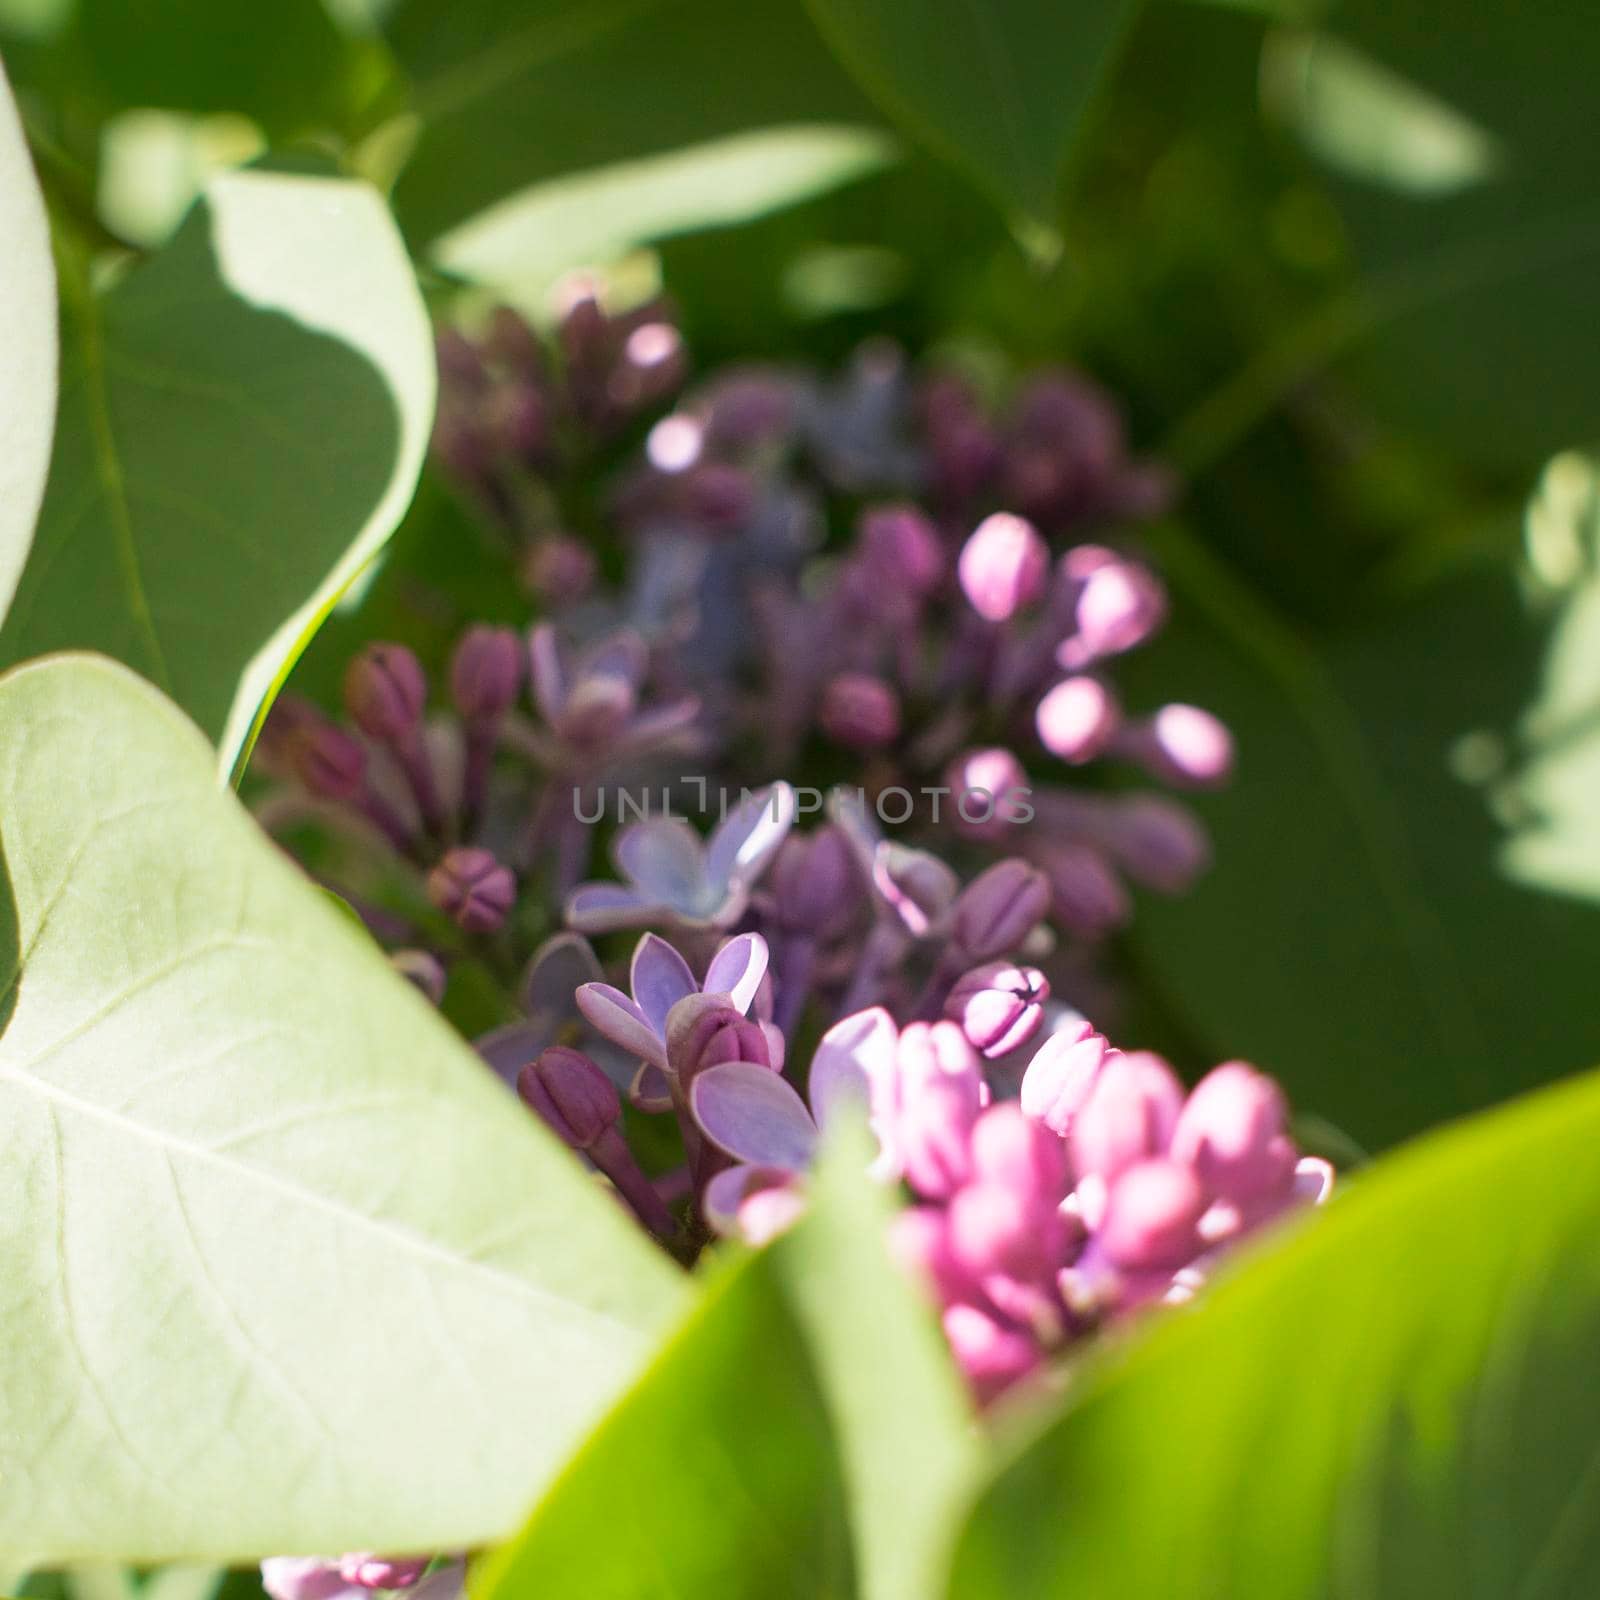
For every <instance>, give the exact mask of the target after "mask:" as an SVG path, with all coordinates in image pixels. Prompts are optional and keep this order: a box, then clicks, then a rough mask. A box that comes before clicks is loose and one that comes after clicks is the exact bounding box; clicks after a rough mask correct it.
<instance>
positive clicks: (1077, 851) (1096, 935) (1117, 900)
mask: <svg viewBox="0 0 1600 1600" xmlns="http://www.w3.org/2000/svg"><path fill="white" fill-rule="evenodd" d="M1042 860H1043V865H1044V869H1045V872H1046V873H1047V874H1048V876H1049V879H1050V895H1051V904H1052V906H1053V908H1054V910H1055V914H1056V919H1057V921H1059V922H1060V923H1061V925H1062V926H1063V927H1064V928H1067V929H1069V930H1071V931H1072V932H1073V933H1076V934H1080V935H1082V937H1084V938H1085V939H1103V938H1104V937H1105V936H1106V935H1107V934H1108V933H1114V932H1115V931H1116V930H1117V929H1118V928H1122V927H1125V926H1126V925H1127V924H1128V922H1129V920H1130V919H1131V918H1132V916H1133V902H1132V900H1131V899H1130V898H1129V895H1128V891H1127V890H1126V889H1125V888H1124V887H1123V884H1122V880H1121V879H1120V878H1119V877H1118V876H1117V875H1116V873H1115V872H1114V871H1112V869H1111V864H1110V863H1109V862H1108V861H1107V860H1106V858H1105V857H1104V856H1103V855H1101V854H1100V852H1099V851H1098V850H1095V849H1093V848H1092V847H1090V846H1089V845H1086V844H1055V845H1051V846H1049V847H1048V848H1047V849H1046V850H1045V851H1044V852H1043V855H1042Z"/></svg>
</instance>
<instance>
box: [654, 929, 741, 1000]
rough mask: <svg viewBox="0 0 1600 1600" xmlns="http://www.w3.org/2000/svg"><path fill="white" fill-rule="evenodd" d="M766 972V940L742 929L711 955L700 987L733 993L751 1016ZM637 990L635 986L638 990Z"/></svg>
mask: <svg viewBox="0 0 1600 1600" xmlns="http://www.w3.org/2000/svg"><path fill="white" fill-rule="evenodd" d="M766 973H767V941H766V940H765V939H763V938H762V937H761V935H760V934H759V933H741V934H740V935H739V937H738V938H737V939H730V940H729V941H728V942H727V943H726V944H725V945H723V947H722V948H721V949H720V950H719V951H717V953H716V954H715V955H714V956H712V958H711V965H710V966H709V967H707V968H706V981H705V982H704V983H703V984H702V985H701V988H703V989H704V990H705V991H706V993H707V994H725V995H730V996H731V997H732V999H733V1003H734V1004H735V1005H736V1006H737V1007H738V1008H739V1009H740V1010H741V1011H742V1012H744V1013H745V1015H746V1016H748V1015H749V1014H750V1002H751V1001H752V1000H754V999H755V997H756V990H757V989H759V988H760V987H761V980H762V979H763V978H764V977H765V976H766ZM638 992H639V991H638V990H637V989H635V990H634V993H635V994H637V993H638Z"/></svg>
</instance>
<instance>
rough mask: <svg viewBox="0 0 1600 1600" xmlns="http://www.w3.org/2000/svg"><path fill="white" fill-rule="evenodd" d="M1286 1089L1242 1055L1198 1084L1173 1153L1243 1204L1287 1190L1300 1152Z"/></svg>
mask: <svg viewBox="0 0 1600 1600" xmlns="http://www.w3.org/2000/svg"><path fill="white" fill-rule="evenodd" d="M1287 1122H1288V1112H1287V1109H1286V1107H1285V1106H1284V1103H1283V1093H1282V1091H1281V1090H1280V1089H1279V1088H1278V1086H1277V1084H1275V1083H1274V1082H1273V1081H1272V1080H1271V1079H1270V1078H1268V1077H1267V1076H1266V1075H1265V1074H1263V1073H1260V1072H1257V1071H1256V1070H1255V1069H1254V1068H1253V1067H1249V1066H1246V1065H1245V1063H1244V1062H1242V1061H1228V1062H1224V1063H1223V1064H1222V1065H1221V1066H1220V1067H1217V1068H1215V1069H1214V1070H1213V1071H1211V1072H1209V1073H1207V1074H1206V1076H1205V1077H1204V1078H1202V1079H1201V1080H1200V1082H1199V1083H1198V1084H1196V1085H1195V1088H1194V1091H1193V1092H1192V1093H1191V1094H1190V1096H1189V1098H1188V1100H1187V1101H1185V1102H1184V1107H1183V1111H1182V1113H1181V1114H1180V1115H1179V1117H1178V1125H1177V1127H1176V1129H1175V1130H1174V1131H1173V1135H1172V1159H1173V1160H1174V1161H1183V1162H1186V1163H1187V1164H1188V1165H1189V1166H1191V1167H1193V1168H1194V1170H1195V1172H1196V1174H1197V1175H1198V1176H1199V1178H1200V1181H1201V1182H1202V1183H1203V1184H1204V1185H1205V1186H1206V1188H1207V1189H1208V1190H1209V1191H1210V1192H1211V1193H1212V1194H1214V1195H1220V1196H1221V1197H1222V1198H1223V1199H1225V1200H1231V1201H1234V1202H1236V1203H1237V1204H1239V1205H1246V1206H1247V1205H1250V1204H1251V1203H1252V1202H1255V1201H1259V1200H1262V1199H1266V1198H1269V1197H1272V1196H1275V1195H1278V1194H1286V1193H1287V1192H1288V1190H1289V1188H1290V1187H1291V1185H1292V1184H1293V1181H1294V1170H1295V1159H1296V1152H1295V1147H1294V1143H1293V1141H1292V1140H1291V1139H1290V1138H1289V1136H1288V1131H1287Z"/></svg>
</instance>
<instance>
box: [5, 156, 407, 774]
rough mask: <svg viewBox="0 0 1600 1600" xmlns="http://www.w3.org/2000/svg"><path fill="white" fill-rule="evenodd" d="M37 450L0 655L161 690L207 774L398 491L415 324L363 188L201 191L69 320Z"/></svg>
mask: <svg viewBox="0 0 1600 1600" xmlns="http://www.w3.org/2000/svg"><path fill="white" fill-rule="evenodd" d="M67 346H68V351H69V353H68V356H67V358H66V361H65V363H64V369H63V373H62V385H61V387H62V398H61V414H60V420H59V423H58V427H57V434H56V445H55V457H54V460H53V461H52V463H51V469H50V482H49V487H48V488H47V490H46V493H45V502H44V510H43V512H42V513H41V515H40V520H39V532H38V536H37V539H36V541H35V545H34V551H33V556H32V558H31V560H30V561H29V564H28V567H27V569H26V571H25V572H24V574H23V577H22V582H21V584H20V585H19V587H18V590H17V598H16V602H15V605H14V607H13V609H12V612H11V615H10V617H9V618H8V619H7V621H6V624H5V627H4V629H3V630H0V661H5V662H13V661H18V660H22V659H25V658H27V657H29V656H34V655H41V654H43V653H44V652H46V651H49V650H57V649H62V648H70V647H74V646H86V647H91V648H94V649H97V650H102V651H104V652H105V653H107V654H108V655H113V656H116V657H117V658H118V659H120V660H123V661H126V662H127V663H128V664H129V665H130V666H133V667H135V668H136V669H137V670H138V671H140V672H141V673H143V674H144V675H145V676H146V677H148V678H150V679H151V680H152V681H153V682H155V683H156V684H157V685H158V686H160V687H161V688H163V689H165V690H166V691H167V693H168V694H169V695H171V697H172V698H173V699H175V700H176V701H177V702H178V703H179V704H180V705H181V706H182V707H183V708H184V709H185V710H186V711H187V712H188V713H189V714H190V715H191V716H192V717H193V718H194V719H195V720H196V721H197V722H198V723H199V724H200V726H201V727H202V728H203V729H204V730H205V731H206V733H207V734H208V735H209V736H210V737H211V738H212V739H213V740H215V741H216V742H217V744H218V746H219V749H220V760H221V765H222V768H223V770H224V771H227V770H228V769H230V768H231V767H232V766H233V765H234V763H235V760H236V759H237V757H238V756H239V753H240V751H241V750H242V749H243V747H244V745H245V743H246V741H247V739H248V736H249V733H250V729H251V726H252V723H253V721H254V719H255V718H256V716H257V714H258V711H259V710H260V708H261V707H262V706H263V704H264V702H265V701H266V700H267V699H268V698H269V696H270V695H271V693H272V692H273V691H274V689H275V688H276V686H277V685H278V683H279V682H281V680H282V678H283V676H284V674H285V673H286V672H287V670H288V668H289V665H290V664H291V663H292V661H293V660H294V658H295V656H296V655H297V654H298V653H299V651H300V650H301V649H302V648H303V646H304V644H305V641H306V638H307V637H308V635H309V634H310V632H311V631H312V629H313V628H315V626H316V624H317V622H318V621H319V620H320V619H321V618H322V617H323V616H324V615H325V614H326V613H327V611H328V609H329V608H330V607H331V606H332V605H333V603H334V601H335V600H336V599H337V598H338V596H339V594H340V593H341V592H342V591H343V589H344V588H345V587H346V586H347V585H348V584H349V583H350V581H351V580H352V579H353V578H354V577H355V576H356V574H357V573H358V572H360V570H361V569H362V568H363V567H364V566H365V565H366V563H367V562H368V561H369V560H370V559H371V558H372V556H373V555H374V554H375V553H376V552H377V551H378V550H379V549H381V548H382V546H383V543H384V541H385V540H386V539H387V538H388V536H389V534H390V533H391V532H392V531H393V529H394V526H395V524H396V523H397V522H398V521H399V519H400V516H401V514H402V513H403V512H404V510H405V507H406V504H407V502H408V501H409V500H410V498H411V493H412V489H413V487H414V485H415V482H416V477H417V473H418V471H419V469H420V467H421V463H422V458H423V454H424V451H425V449H426V446H427V437H428V429H429V426H430V424H431V421H432V409H433V390H434V368H433V352H432V343H431V338H430V334H429V328H428V320H427V316H426V313H425V312H424V310H423V307H422V303H421V300H420V298H419V296H418V294H417V289H416V283H415V280H414V278H413V275H412V272H411V267H410V264H409V262H408V261H407V259H406V255H405V252H404V250H403V248H402V247H401V245H400V241H399V239H398V237H397V236H396V234H395V231H394V227H393V224H392V223H391V221H390V219H389V217H388V214H387V212H386V211H385V210H384V207H383V204H382V202H381V201H380V200H379V198H378V196H377V194H376V193H375V192H374V191H372V190H371V189H370V188H368V187H367V186H366V185H364V184H360V183H354V182H349V181H345V180H342V179H335V178H328V177H322V176H308V175H298V174H295V175H291V174H287V173H282V172H264V171H248V172H238V173H230V174H226V175H224V176H221V177H218V178H216V179H214V180H213V181H212V183H211V184H210V185H209V187H208V189H207V191H206V199H205V201H204V203H203V204H202V205H200V206H199V207H197V208H196V210H195V211H194V212H193V213H191V215H190V218H189V221H188V222H187V223H186V224H185V225H184V227H183V228H182V230H181V231H180V232H179V234H178V236H177V237H176V238H175V239H174V240H173V242H172V244H171V245H169V246H168V247H167V248H166V249H165V250H163V251H162V252H161V253H160V254H159V255H157V256H155V257H153V258H152V259H151V260H150V261H149V262H148V263H147V264H146V265H144V266H142V267H139V268H136V269H135V270H133V271H132V272H131V273H129V274H128V275H127V276H126V277H125V278H124V279H122V281H120V282H119V283H117V284H116V285H115V287H113V288H112V289H111V290H110V291H109V292H108V293H106V294H104V295H90V294H82V295H80V296H79V298H78V302H77V303H76V304H75V305H73V306H72V308H71V317H70V327H69V332H68V335H67Z"/></svg>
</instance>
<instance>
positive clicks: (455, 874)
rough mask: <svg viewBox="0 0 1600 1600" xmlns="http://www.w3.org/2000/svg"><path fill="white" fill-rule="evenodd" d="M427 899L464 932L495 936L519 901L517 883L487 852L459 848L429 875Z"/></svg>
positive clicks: (448, 854) (447, 855) (468, 847)
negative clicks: (517, 899) (507, 914)
mask: <svg viewBox="0 0 1600 1600" xmlns="http://www.w3.org/2000/svg"><path fill="white" fill-rule="evenodd" d="M428 898H429V900H431V901H432V902H433V904H434V905H435V906H437V907H438V908H439V910H441V911H442V912H444V914H445V915H446V916H447V917H449V918H450V919H451V920H452V921H453V922H454V923H455V924H456V925H457V926H458V927H459V928H460V929H461V930H462V931H463V932H465V933H493V932H494V931H495V930H496V929H497V928H498V927H499V926H500V925H501V923H503V922H504V921H505V920H506V913H507V912H508V911H510V909H511V906H512V903H513V902H514V901H515V900H516V898H517V883H516V879H515V878H513V877H512V875H511V873H510V871H509V870H508V869H507V868H505V867H503V866H501V865H500V863H499V862H498V861H496V860H495V858H494V856H493V855H492V854H491V853H490V852H489V851H487V850H480V849H478V848H476V847H475V846H472V845H459V846H457V847H456V848H455V849H454V850H449V851H446V852H445V855H444V857H443V858H442V859H441V860H440V862H439V864H438V865H437V866H436V867H435V868H434V869H433V871H432V872H430V873H429V874H428Z"/></svg>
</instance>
